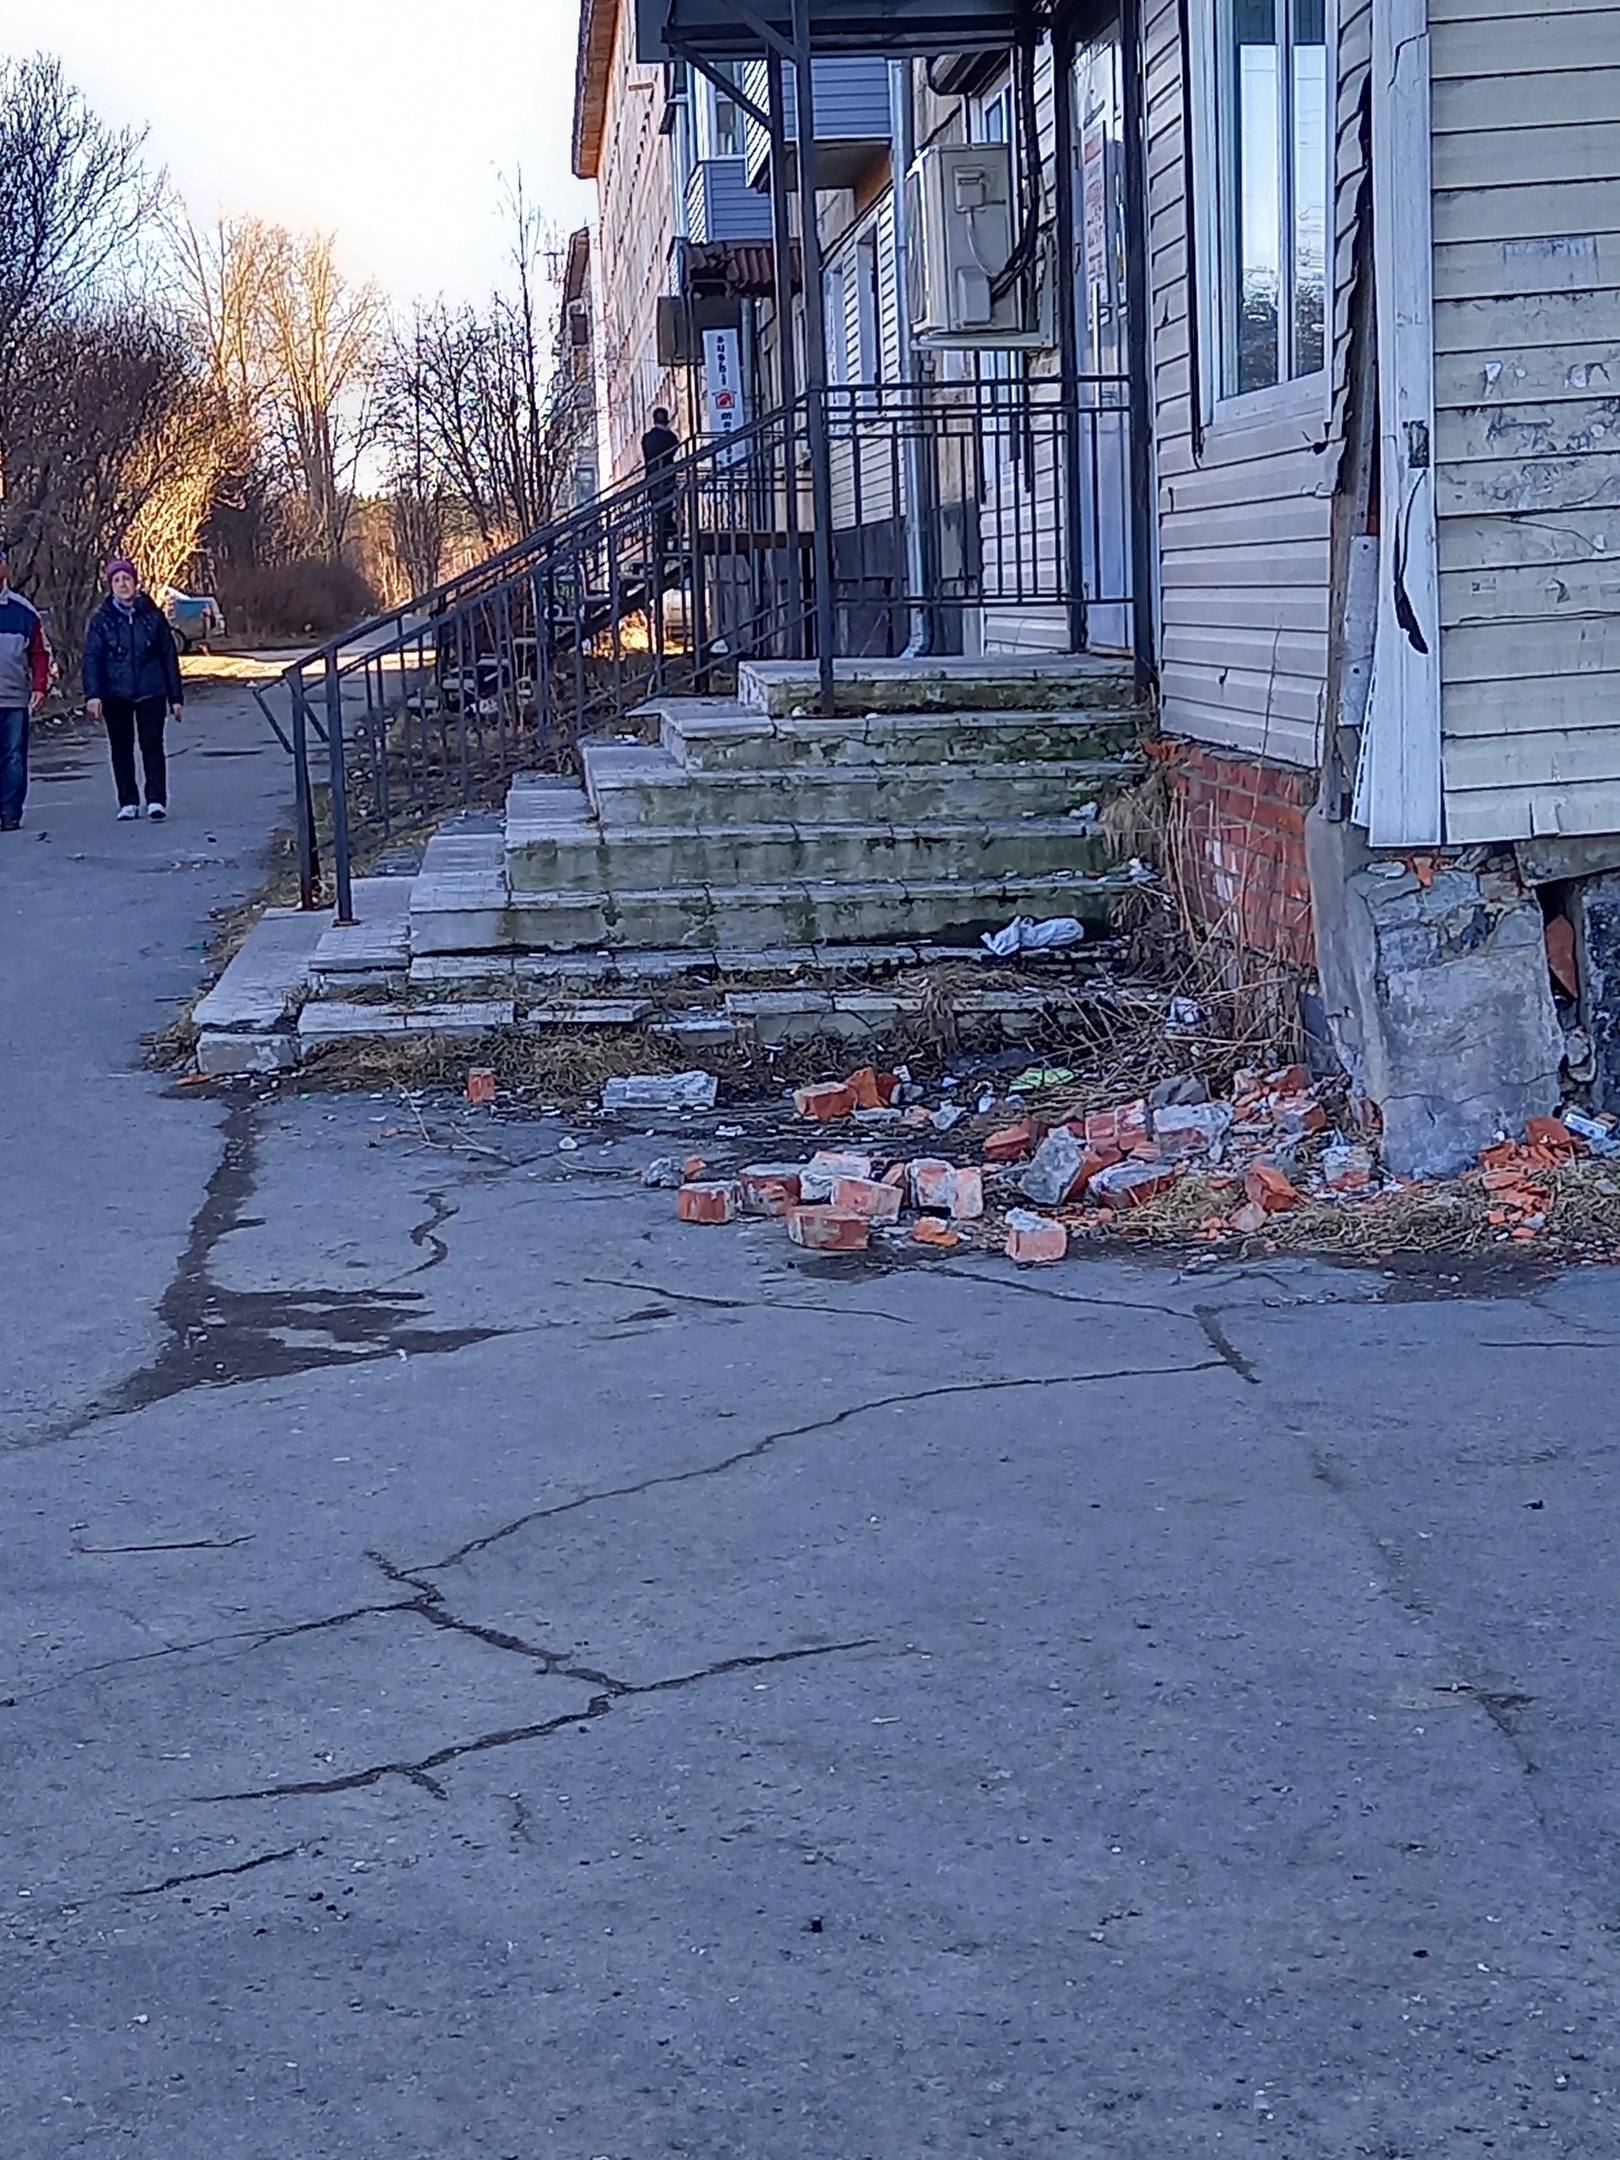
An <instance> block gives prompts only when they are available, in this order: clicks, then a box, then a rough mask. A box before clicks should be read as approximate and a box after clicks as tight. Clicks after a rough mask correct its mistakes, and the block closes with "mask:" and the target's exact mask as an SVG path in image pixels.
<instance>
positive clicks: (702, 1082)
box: [602, 1072, 720, 1111]
mask: <svg viewBox="0 0 1620 2160" xmlns="http://www.w3.org/2000/svg"><path fill="white" fill-rule="evenodd" d="M719 1091H720V1083H719V1081H718V1080H717V1079H716V1078H715V1076H714V1074H713V1073H706V1072H683V1073H628V1074H626V1075H625V1076H624V1077H623V1078H622V1079H618V1080H610V1081H609V1082H608V1083H607V1085H606V1087H604V1088H603V1090H602V1108H603V1109H604V1110H610V1111H611V1110H712V1109H713V1108H714V1099H715V1097H716V1095H717V1094H718V1093H719Z"/></svg>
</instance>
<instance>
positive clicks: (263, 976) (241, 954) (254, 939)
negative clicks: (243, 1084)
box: [191, 908, 330, 1035]
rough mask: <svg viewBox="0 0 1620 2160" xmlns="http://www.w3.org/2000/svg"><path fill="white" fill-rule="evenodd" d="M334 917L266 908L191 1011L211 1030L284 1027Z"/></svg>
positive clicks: (262, 1030)
mask: <svg viewBox="0 0 1620 2160" xmlns="http://www.w3.org/2000/svg"><path fill="white" fill-rule="evenodd" d="M329 922H330V917H328V916H326V915H322V914H315V913H306V912H305V911H304V910H303V909H301V908H266V909H265V911H264V913H263V914H262V915H261V916H260V917H259V919H258V921H257V922H256V923H255V924H254V925H253V928H252V929H251V930H250V931H249V932H248V934H247V936H246V937H245V938H244V939H243V940H242V943H241V944H240V946H239V947H238V948H237V950H236V952H235V953H234V954H233V955H232V956H231V959H230V962H229V964H228V965H227V966H226V969H225V972H224V973H223V974H222V975H221V976H220V978H219V981H218V982H217V983H215V985H214V987H213V989H212V990H210V991H209V992H208V993H207V995H206V996H204V997H201V998H199V999H198V1000H197V1003H196V1004H195V1005H194V1006H193V1007H192V1009H191V1017H192V1019H193V1021H194V1022H195V1023H196V1025H197V1027H198V1028H199V1029H200V1030H201V1031H202V1032H203V1033H204V1034H205V1035H206V1034H224V1035H236V1034H264V1033H268V1032H270V1031H271V1030H274V1029H276V1028H279V1027H280V1026H281V1023H282V1022H283V1020H285V1018H286V1017H287V1014H288V1013H289V1012H290V1011H291V1009H292V1007H293V1005H294V1003H295V1002H296V1000H297V999H298V998H299V997H301V996H302V995H303V993H304V991H305V990H306V989H307V988H308V985H309V966H310V961H311V959H312V958H313V956H314V953H315V949H316V947H317V945H318V944H319V943H320V940H321V938H322V936H323V935H324V934H325V932H326V930H327V927H328V924H329Z"/></svg>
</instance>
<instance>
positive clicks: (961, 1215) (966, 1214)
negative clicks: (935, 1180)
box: [951, 1163, 984, 1222]
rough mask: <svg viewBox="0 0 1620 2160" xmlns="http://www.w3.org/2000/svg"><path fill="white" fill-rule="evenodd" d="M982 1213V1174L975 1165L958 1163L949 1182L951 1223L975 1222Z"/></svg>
mask: <svg viewBox="0 0 1620 2160" xmlns="http://www.w3.org/2000/svg"><path fill="white" fill-rule="evenodd" d="M983 1213H984V1172H983V1171H982V1170H981V1169H980V1168H979V1166H978V1164H977V1163H960V1164H958V1166H957V1169H956V1172H955V1175H954V1176H953V1177H952V1180H951V1220H952V1222H977V1221H978V1219H979V1217H980V1216H981V1215H982V1214H983Z"/></svg>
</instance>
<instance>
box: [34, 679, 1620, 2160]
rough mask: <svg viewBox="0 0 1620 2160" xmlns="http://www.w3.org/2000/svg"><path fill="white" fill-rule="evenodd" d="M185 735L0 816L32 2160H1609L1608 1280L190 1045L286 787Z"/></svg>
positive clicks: (68, 773)
mask: <svg viewBox="0 0 1620 2160" xmlns="http://www.w3.org/2000/svg"><path fill="white" fill-rule="evenodd" d="M188 728H190V729H191V732H190V733H188V734H187V735H186V736H185V737H184V738H183V742H184V749H183V751H182V754H181V756H180V757H179V758H178V759H177V760H176V774H175V786H174V801H175V816H174V818H173V820H172V822H171V823H170V824H169V825H168V826H166V827H161V828H152V827H147V826H144V825H143V826H138V827H128V826H118V825H115V824H114V823H113V822H112V819H111V802H110V787H109V784H108V782H107V780H106V777H105V775H104V773H103V772H102V770H101V765H100V759H99V755H98V754H91V753H89V752H85V753H83V754H80V753H77V752H74V751H73V750H72V746H71V745H69V746H67V747H66V748H62V749H56V750H50V751H47V753H46V755H45V760H44V764H45V768H46V769H45V770H44V771H43V772H42V774H41V778H40V781H39V784H38V785H37V786H36V789H35V794H34V799H33V803H32V804H31V806H30V822H29V827H28V828H27V829H25V831H24V833H23V834H21V835H20V836H18V837H17V839H16V840H12V839H11V838H10V837H9V836H8V838H7V840H6V841H5V842H4V843H3V845H0V1011H3V1013H4V1016H5V1026H4V1028H3V1030H0V1087H3V1090H4V1101H5V1103H6V1106H7V1117H6V1136H5V1142H4V1146H3V1149H0V1163H3V1172H0V1221H3V1223H4V1230H5V1234H4V1238H3V1241H0V1271H3V1303H0V1313H3V1315H4V1319H3V1322H0V1326H3V1329H4V1346H5V1356H4V1363H3V1371H0V1391H3V1392H0V1401H3V1406H4V1424H3V1445H0V1523H3V1525H4V1536H5V1543H4V1566H3V1568H0V1824H3V1832H0V1922H3V1926H4V1940H3V1947H0V2060H3V2066H4V2067H3V2074H0V2154H3V2155H4V2156H5V2160H56V2156H58V2155H95V2156H97V2160H102V2156H107V2160H111V2156H113V2155H118V2156H120V2160H123V2156H129V2160H217V2156H218V2155H221V2154H233V2155H234V2154H243V2155H250V2156H253V2160H288V2156H296V2160H351V2156H353V2160H463V2156H467V2160H471V2156H477V2160H485V2156H488V2160H507V2156H511V2160H551V2156H556V2160H601V2156H607V2160H655V2156H663V2155H676V2154H680V2155H693V2156H703V2160H922V2156H925V2155H927V2156H951V2160H954V2156H959V2155H973V2154H979V2153H991V2152H1005V2153H1012V2154H1016V2155H1019V2156H1020V2160H1030V2156H1041V2160H1045V2156H1048V2155H1061V2156H1074V2160H1081V2156H1083V2160H1170V2156H1181V2155H1199V2156H1202V2155H1216V2154H1224V2155H1238V2154H1260V2153H1264V2154H1275V2155H1279V2156H1288V2160H1348V2156H1363V2155H1367V2156H1376V2160H1397V2156H1417V2155H1425V2156H1427V2155H1445V2156H1448V2160H1449V2156H1452V2155H1473V2154H1475V2153H1484V2152H1491V2151H1496V2152H1504V2153H1516V2154H1518V2153H1523V2154H1534V2155H1537V2156H1550V2155H1559V2156H1575V2155H1580V2156H1583V2160H1587V2156H1589V2160H1611V2156H1612V2155H1613V2154H1614V2152H1615V2151H1616V2149H1617V2147H1620V2128H1617V2112H1616V2102H1617V2098H1620V2021H1617V2015H1616V2013H1617V2009H1620V1986H1617V1979H1620V1971H1617V1941H1620V1936H1617V1929H1620V1720H1617V1717H1616V1659H1615V1650H1616V1640H1615V1638H1616V1620H1615V1590H1616V1572H1615V1565H1614V1561H1613V1558H1612V1554H1613V1553H1614V1551H1615V1549H1616V1544H1617V1533H1620V1519H1617V1488H1616V1480H1615V1475H1614V1466H1615V1436H1616V1414H1615V1393H1616V1385H1615V1384H1616V1378H1617V1375H1620V1343H1617V1329H1616V1324H1615V1319H1614V1304H1615V1289H1614V1281H1613V1278H1612V1276H1610V1275H1609V1274H1608V1273H1606V1272H1602V1271H1597V1270H1587V1271H1581V1272H1577V1273H1574V1274H1571V1275H1568V1276H1566V1277H1564V1278H1562V1279H1561V1280H1553V1281H1549V1282H1546V1283H1544V1284H1542V1285H1541V1286H1540V1287H1539V1288H1532V1289H1521V1290H1520V1291H1518V1292H1516V1293H1513V1294H1499V1295H1496V1296H1490V1297H1486V1296H1479V1295H1470V1294H1467V1293H1468V1286H1467V1285H1466V1284H1448V1283H1446V1282H1444V1281H1442V1280H1440V1279H1439V1277H1438V1276H1436V1278H1435V1279H1434V1280H1433V1282H1432V1283H1430V1284H1428V1285H1426V1286H1425V1285H1419V1286H1416V1287H1418V1288H1419V1289H1424V1288H1428V1289H1433V1290H1434V1291H1436V1292H1439V1293H1443V1294H1440V1295H1435V1296H1430V1295H1414V1294H1413V1290H1414V1286H1413V1285H1411V1284H1409V1283H1402V1282H1397V1281H1395V1280H1393V1279H1391V1278H1387V1277H1385V1276H1383V1275H1380V1274H1377V1273H1361V1272H1347V1271H1340V1270H1333V1269H1329V1268H1327V1267H1320V1266H1314V1265H1308V1264H1289V1265H1274V1266H1271V1267H1268V1268H1253V1267H1251V1268H1233V1267H1224V1266H1212V1267H1210V1268H1208V1269H1205V1270H1201V1271H1198V1272H1196V1273H1193V1274H1187V1275H1181V1274H1178V1273H1176V1272H1175V1271H1173V1270H1170V1269H1156V1268H1147V1267H1133V1266H1124V1265H1115V1264H1109V1263H1093V1262H1075V1263H1071V1264H1069V1265H1066V1266H1064V1267H1063V1268H1061V1269H1051V1270H1046V1271H1042V1272H1039V1273H1030V1274H1025V1275H1019V1274H1015V1273H1014V1272H1013V1271H1011V1270H1010V1269H1008V1268H1007V1267H1005V1266H1004V1265H1002V1264H1000V1263H995V1264H980V1263H975V1264H958V1263H956V1262H955V1261H949V1262H935V1263H930V1264H924V1265H918V1266H915V1267H907V1268H900V1269H895V1270H892V1271H887V1272H885V1271H883V1270H881V1269H879V1268H875V1267H869V1266H867V1265H865V1264H863V1263H857V1262H848V1261H840V1262H834V1261H816V1260H814V1259H812V1258H811V1257H810V1256H807V1255H798V1254H794V1253H792V1252H791V1251H790V1249H789V1248H788V1247H787V1246H786V1244H785V1243H784V1242H783V1241H781V1239H780V1238H779V1236H778V1235H776V1234H775V1233H774V1232H773V1231H771V1230H770V1229H768V1228H763V1227H761V1228H738V1229H732V1230H724V1231H718V1230H717V1231H707V1230H704V1231H699V1230H684V1231H683V1230H680V1229H678V1228H677V1226H676V1224H675V1223H674V1222H673V1220H672V1219H671V1209H670V1205H669V1195H668V1194H667V1193H657V1192H646V1191H644V1190H643V1189H642V1188H641V1186H640V1185H639V1182H638V1181H637V1180H636V1178H635V1176H634V1171H635V1169H636V1167H637V1166H638V1165H639V1164H640V1163H641V1162H642V1161H643V1160H645V1159H646V1157H647V1156H649V1155H650V1154H652V1153H654V1152H659V1151H661V1147H662V1146H667V1140H665V1141H663V1142H661V1141H660V1139H659V1138H658V1137H657V1136H654V1135H642V1134H638V1133H633V1132H619V1133H617V1134H607V1133H605V1132H603V1131H601V1130H597V1129H592V1128H585V1127H581V1128H576V1130H575V1131H573V1132H568V1131H565V1128H564V1126H563V1122H562V1121H561V1120H559V1119H546V1120H540V1121H537V1122H533V1123H527V1124H517V1123H509V1122H503V1121H501V1120H500V1119H494V1120H490V1119H488V1118H487V1117H485V1116H484V1115H483V1114H482V1113H480V1115H479V1119H478V1120H474V1119H473V1118H472V1117H471V1116H470V1115H469V1116H466V1117H463V1116H460V1115H459V1114H458V1113H456V1112H455V1111H454V1109H453V1107H452V1106H450V1105H448V1104H445V1105H438V1106H431V1105H430V1106H428V1109H427V1113H426V1120H425V1122H426V1132H427V1136H428V1137H427V1142H426V1143H424V1139H423V1135H422V1131H421V1129H419V1128H418V1127H417V1125H416V1123H415V1120H414V1119H413V1118H411V1117H408V1116H405V1115H403V1114H402V1113H401V1111H400V1109H399V1106H398V1104H397V1103H396V1102H394V1101H390V1100H387V1099H374V1098H372V1097H368V1096H347V1097H335V1096H325V1095H321V1094H309V1095H307V1096H306V1095H301V1094H299V1093H298V1092H297V1090H296V1089H293V1090H288V1091H285V1092H283V1093H281V1094H280V1095H273V1094H265V1093H261V1092H258V1091H256V1090H254V1089H251V1088H249V1089H244V1090H242V1091H241V1092H240V1093H239V1094H226V1095H223V1096H220V1097H217V1098H214V1099H205V1098H202V1097H199V1096H197V1095H190V1096H186V1095H178V1096H177V1095H175V1094H174V1093H173V1092H172V1091H168V1092H166V1090H165V1084H164V1083H163V1081H162V1080H161V1079H160V1078H158V1077H156V1076H154V1075H151V1074H149V1073H146V1072H143V1071H141V1070H140V1069H139V1068H138V1066H137V1063H136V1054H137V1040H138V1037H139V1036H140V1034H141V1033H142V1032H143V1031H144V1030H146V1029H148V1028H150V1027H152V1026H154V1025H157V1024H160V1023H161V1021H162V1019H163V1018H164V1017H165V1016H166V1014H167V1012H168V1011H169V1010H170V1009H172V1008H171V1001H172V1000H174V999H176V998H179V997H181V996H183V995H184V993H185V992H186V991H187V990H188V988H189V987H190V985H191V984H192V982H193V981H194V980H195V977H196V974H197V971H198V969H199V967H200V965H201V957H200V947H201V945H202V943H203V941H204V940H205V938H206V936H207V930H208V922H207V918H208V910H209V909H210V908H211V907H213V906H216V905H219V904H221V903H223V902H225V901H227V900H229V899H231V898H232V897H235V896H239V895H241V894H242V893H244V892H245V891H247V890H249V889H250V888H251V887H252V885H253V884H254V883H255V881H256V879H257V877H258V875H259V872H260V861H261V855H262V850H263V847H264V844H265V842H266V840H267V837H268V835H269V832H270V830H271V826H272V823H273V821H274V817H275V815H276V812H277V808H278V805H279V802H280V799H281V796H282V794H283V792H284V790H285V784H286V771H285V766H284V764H283V763H282V762H281V761H280V760H279V758H278V757H276V756H274V755H272V754H271V753H269V752H268V751H266V752H264V753H263V754H255V755H249V754H248V753H249V752H253V753H258V752H259V749H260V744H261V740H262V723H260V722H258V721H257V720H256V717H255V716H254V714H253V712H252V708H251V707H250V706H248V705H246V704H245V703H244V701H243V698H242V694H241V693H240V692H239V691H224V692H219V693H216V694H215V695H214V696H213V697H212V698H211V699H210V698H200V699H199V700H198V701H197V702H196V703H195V704H194V705H193V707H192V712H191V717H190V719H189V720H188ZM238 753H240V754H238ZM53 767H54V768H55V769H52V768H53ZM42 831H43V832H48V834H49V837H48V839H47V838H42V837H40V834H41V832H42ZM686 1129H687V1130H688V1131H693V1132H695V1131H698V1130H700V1129H701V1123H700V1122H697V1123H694V1124H693V1125H692V1126H689V1127H688V1128H686ZM564 1138H569V1139H577V1141H578V1142H579V1143H580V1144H578V1145H576V1146H574V1147H572V1148H564V1147H563V1146H562V1145H561V1142H562V1140H563V1139H564ZM743 1144H744V1145H746V1142H744V1143H743Z"/></svg>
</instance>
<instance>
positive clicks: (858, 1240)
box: [787, 1206, 872, 1252]
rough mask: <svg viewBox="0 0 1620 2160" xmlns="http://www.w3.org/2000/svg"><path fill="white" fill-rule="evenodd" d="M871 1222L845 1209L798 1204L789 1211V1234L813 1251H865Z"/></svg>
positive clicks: (798, 1242)
mask: <svg viewBox="0 0 1620 2160" xmlns="http://www.w3.org/2000/svg"><path fill="white" fill-rule="evenodd" d="M871 1228H872V1226H871V1224H870V1223H869V1222H868V1221H867V1219H866V1217H865V1216H864V1215H850V1214H848V1213H846V1212H845V1210H844V1209H842V1208H834V1207H814V1206H812V1207H802V1206H801V1207H795V1208H789V1209H788V1213H787V1231H788V1236H789V1237H790V1238H791V1239H792V1240H793V1242H794V1244H795V1245H803V1246H804V1247H805V1248H806V1249H807V1250H808V1251H810V1252H865V1250H866V1241H867V1238H868V1236H869V1234H870V1232H871Z"/></svg>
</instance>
